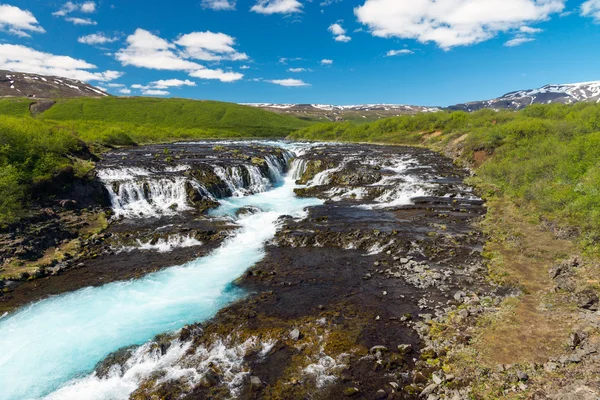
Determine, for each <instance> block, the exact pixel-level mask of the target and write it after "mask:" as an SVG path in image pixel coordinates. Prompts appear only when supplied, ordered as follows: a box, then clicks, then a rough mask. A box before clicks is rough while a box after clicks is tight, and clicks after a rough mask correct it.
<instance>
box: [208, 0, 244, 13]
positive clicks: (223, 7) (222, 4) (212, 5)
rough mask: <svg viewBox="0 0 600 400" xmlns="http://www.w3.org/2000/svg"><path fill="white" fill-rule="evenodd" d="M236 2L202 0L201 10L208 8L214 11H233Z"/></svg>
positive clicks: (231, 0)
mask: <svg viewBox="0 0 600 400" xmlns="http://www.w3.org/2000/svg"><path fill="white" fill-rule="evenodd" d="M235 3H236V0H202V3H201V5H202V8H209V9H211V10H215V11H229V10H235Z"/></svg>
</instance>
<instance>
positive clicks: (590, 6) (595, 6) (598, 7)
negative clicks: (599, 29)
mask: <svg viewBox="0 0 600 400" xmlns="http://www.w3.org/2000/svg"><path fill="white" fill-rule="evenodd" d="M581 15H583V16H584V17H592V18H594V20H595V22H597V23H600V0H587V1H586V2H584V3H583V4H582V5H581Z"/></svg>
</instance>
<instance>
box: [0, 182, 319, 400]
mask: <svg viewBox="0 0 600 400" xmlns="http://www.w3.org/2000/svg"><path fill="white" fill-rule="evenodd" d="M295 187H296V185H295V184H294V180H293V179H292V178H285V180H284V182H283V183H282V184H281V186H279V187H277V188H275V189H273V190H271V191H268V192H265V193H260V194H257V195H252V196H248V197H242V198H236V199H230V200H225V201H222V206H221V207H220V208H218V209H217V210H216V211H215V214H217V215H222V216H233V215H234V213H235V211H236V210H237V209H239V208H240V207H244V206H257V207H259V208H260V209H261V210H262V212H260V213H257V214H254V215H248V216H244V217H241V218H240V219H239V220H238V221H237V223H238V224H239V226H240V228H239V229H238V230H237V232H236V233H235V235H234V236H232V237H231V238H229V239H228V240H226V241H225V242H224V244H223V245H222V246H221V247H220V248H219V249H217V250H215V251H214V252H213V253H212V254H211V255H209V256H206V257H203V258H200V259H197V260H195V261H192V262H190V263H187V264H185V265H182V266H177V267H171V268H168V269H166V270H163V271H161V272H157V273H154V274H151V275H148V276H146V277H144V278H142V279H139V280H133V281H128V282H116V283H111V284H107V285H104V286H102V287H93V288H92V287H90V288H85V289H82V290H78V291H76V292H72V293H68V294H65V295H61V296H57V297H53V298H50V299H47V300H44V301H40V302H38V303H35V304H32V305H30V306H27V307H24V308H22V309H21V310H19V311H18V312H16V313H14V314H12V315H9V316H8V317H5V318H4V319H0V399H2V400H23V399H35V398H40V397H44V396H49V398H53V399H66V398H74V399H75V398H81V399H84V398H86V399H87V398H90V397H87V396H86V397H78V395H77V393H79V394H80V395H82V394H83V393H84V392H77V387H78V386H77V385H78V382H81V381H83V380H85V379H88V378H89V377H88V378H86V376H88V375H89V374H90V372H91V371H92V370H93V369H94V367H95V366H96V364H97V363H98V362H99V361H101V360H102V359H103V358H104V357H106V356H107V355H108V354H110V353H111V352H114V351H115V350H118V349H119V348H122V347H125V346H129V345H133V344H143V343H145V342H147V341H149V340H150V339H152V338H153V337H154V336H155V335H157V334H159V333H163V332H169V331H174V330H177V329H179V328H181V327H182V326H184V325H186V324H190V323H194V322H200V321H203V320H205V319H207V318H210V317H211V316H213V315H214V314H215V313H216V312H217V311H218V310H219V309H220V308H222V307H223V306H224V305H226V304H228V303H230V302H231V301H234V300H236V299H238V298H239V297H240V296H241V295H242V293H240V292H239V291H238V290H232V287H231V284H230V283H231V282H232V281H233V280H235V279H236V278H237V277H238V276H240V275H241V274H242V273H243V272H244V271H245V270H246V269H248V268H249V267H251V266H252V265H253V264H255V263H256V262H258V261H260V260H261V259H262V258H263V256H264V245H265V243H266V242H267V241H268V240H270V239H271V238H273V237H274V235H275V233H276V230H277V220H278V218H279V217H280V216H282V215H292V216H296V217H300V216H302V215H303V214H304V209H305V208H306V207H307V206H311V205H317V204H320V203H321V202H320V201H319V200H316V199H300V198H297V197H296V196H295V195H294V192H293V190H294V188H295ZM98 381H99V380H98ZM97 384H98V385H100V384H101V382H97ZM71 388H74V389H73V390H71ZM57 390H58V391H57ZM132 390H135V387H134V388H131V387H129V388H128V389H127V390H125V392H124V391H123V390H121V391H120V392H118V394H115V393H114V392H112V393H110V394H108V392H106V394H103V392H102V390H101V389H100V387H98V388H97V389H94V391H93V394H94V396H93V398H97V399H109V398H110V399H113V398H127V397H128V395H129V393H130V392H131V391H132ZM55 391H56V392H55ZM126 391H129V393H126ZM53 392H54V393H53ZM88 393H91V392H88Z"/></svg>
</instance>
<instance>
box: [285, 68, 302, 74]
mask: <svg viewBox="0 0 600 400" xmlns="http://www.w3.org/2000/svg"><path fill="white" fill-rule="evenodd" d="M305 71H306V68H288V72H295V73H298V72H305Z"/></svg>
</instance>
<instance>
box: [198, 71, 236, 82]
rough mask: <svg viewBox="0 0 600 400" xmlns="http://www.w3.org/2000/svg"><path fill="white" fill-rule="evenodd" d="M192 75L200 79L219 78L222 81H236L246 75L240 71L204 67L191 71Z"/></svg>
mask: <svg viewBox="0 0 600 400" xmlns="http://www.w3.org/2000/svg"><path fill="white" fill-rule="evenodd" d="M190 76H192V77H194V78H200V79H218V80H220V81H221V82H235V81H239V80H240V79H242V78H243V77H244V74H240V73H239V72H226V71H223V70H222V69H220V68H219V69H209V68H203V69H199V70H196V71H194V72H192V73H190Z"/></svg>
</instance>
